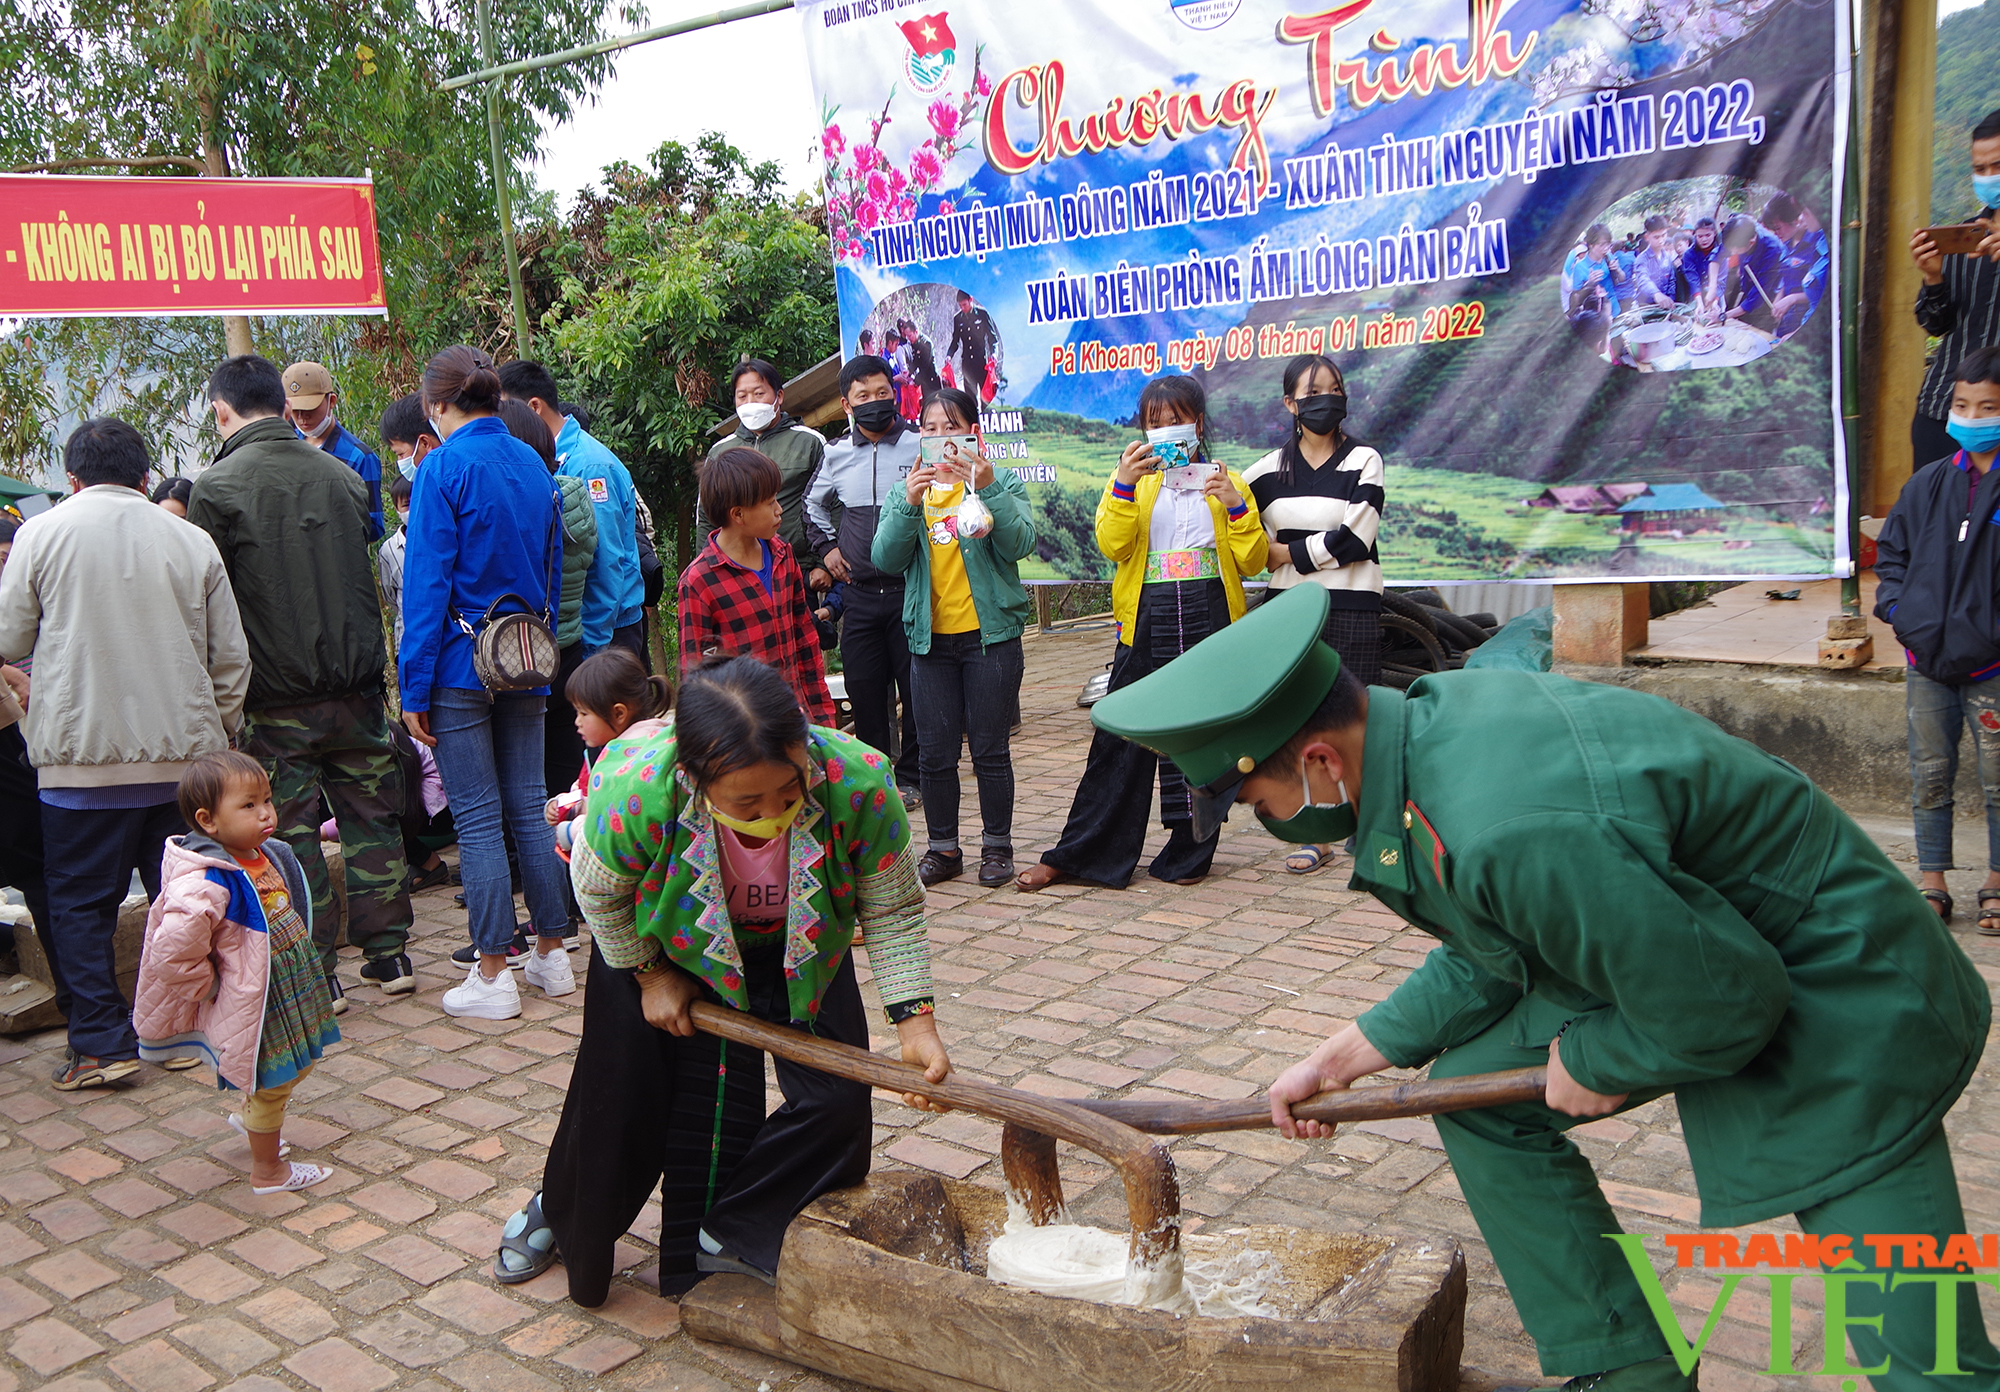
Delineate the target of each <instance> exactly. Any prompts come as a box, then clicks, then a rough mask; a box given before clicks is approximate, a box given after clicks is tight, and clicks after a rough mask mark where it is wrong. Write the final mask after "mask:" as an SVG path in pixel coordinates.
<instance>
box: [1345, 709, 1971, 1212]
mask: <svg viewBox="0 0 2000 1392" xmlns="http://www.w3.org/2000/svg"><path fill="white" fill-rule="evenodd" d="M1362 779H1363V783H1362V789H1361V793H1360V796H1359V799H1358V801H1359V805H1360V813H1361V823H1360V827H1359V830H1358V834H1357V836H1358V839H1357V844H1356V848H1355V875H1354V880H1353V887H1355V888H1358V889H1365V890H1367V891H1369V892H1370V893H1372V894H1373V895H1374V896H1375V897H1376V898H1377V899H1379V900H1381V901H1382V902H1383V903H1384V904H1385V905H1387V906H1388V907H1389V908H1390V909H1391V910H1392V911H1394V912H1395V913H1398V914H1400V915H1402V916H1403V917H1404V918H1405V919H1406V920H1408V921H1409V922H1410V923H1412V924H1415V925H1416V926H1418V927H1420V928H1423V929H1424V930H1426V931H1428V932H1430V933H1432V934H1434V935H1436V936H1437V937H1438V938H1440V939H1441V940H1442V941H1443V943H1444V946H1443V947H1442V948H1440V949H1438V950H1435V951H1433V952H1432V953H1431V954H1430V956H1429V957H1428V958H1427V959H1426V960H1425V962H1424V965H1423V966H1422V967H1420V968H1418V969H1417V970H1416V971H1415V972H1414V973H1412V974H1411V976H1410V977H1409V979H1408V980H1407V981H1405V982H1403V984H1402V985H1400V986H1399V987H1397V988H1396V990H1395V992H1394V993H1393V994H1392V995H1391V996H1390V997H1389V998H1388V999H1387V1000H1385V1001H1383V1002H1382V1003H1381V1004H1379V1005H1378V1006H1376V1007H1375V1008H1374V1009H1372V1010H1370V1011H1368V1012H1367V1013H1366V1014H1364V1015H1363V1016H1362V1017H1361V1019H1360V1020H1359V1021H1358V1022H1357V1023H1358V1024H1359V1025H1360V1027H1361V1032H1362V1033H1363V1034H1364V1035H1366V1036H1367V1038H1368V1041H1369V1042H1370V1043H1371V1044H1373V1045H1374V1046H1375V1047H1376V1048H1377V1049H1378V1050H1380V1051H1381V1053H1382V1054H1384V1055H1385V1056H1386V1057H1387V1058H1389V1060H1390V1061H1391V1062H1393V1063H1396V1064H1398V1065H1401V1066H1404V1067H1414V1066H1416V1065H1418V1064H1421V1063H1424V1062H1426V1061H1428V1060H1429V1059H1431V1058H1433V1057H1435V1056H1436V1055H1437V1054H1439V1053H1440V1052H1442V1051H1444V1050H1446V1049H1450V1048H1452V1047H1454V1046H1456V1045H1459V1044H1464V1043H1467V1042H1468V1041H1470V1040H1471V1039H1472V1038H1474V1037H1475V1036H1476V1035H1478V1034H1480V1033H1481V1032H1482V1031H1484V1030H1485V1029H1487V1028H1488V1027H1490V1026H1492V1025H1494V1024H1495V1023H1496V1022H1498V1021H1499V1020H1500V1019H1501V1018H1502V1017H1503V1016H1505V1015H1506V1014H1507V1013H1508V1012H1509V1011H1510V1010H1512V1009H1513V1008H1514V1006H1515V1005H1516V1004H1517V1003H1518V1002H1520V1000H1521V998H1522V996H1523V994H1524V993H1531V994H1532V995H1533V996H1534V997H1536V998H1539V999H1540V1000H1541V1001H1542V1002H1543V1004H1544V1005H1545V1006H1551V1007H1554V1008H1555V1009H1556V1010H1557V1011H1558V1012H1560V1013H1562V1014H1566V1015H1568V1016H1569V1017H1570V1020H1569V1023H1568V1025H1567V1026H1566V1027H1565V1029H1564V1031H1563V1033H1562V1037H1561V1046H1560V1047H1561V1050H1562V1060H1563V1066H1564V1067H1565V1068H1566V1069H1568V1070H1569V1072H1570V1073H1571V1075H1572V1076H1574V1077H1575V1078H1576V1080H1577V1081H1578V1082H1580V1083H1582V1084H1583V1085H1584V1086H1585V1087H1588V1088H1590V1089H1592V1090H1593V1091H1597V1092H1603V1093H1624V1092H1635V1093H1637V1092H1649V1093H1653V1094H1657V1093H1658V1092H1661V1091H1666V1090H1671V1091H1673V1092H1675V1093H1676V1094H1677V1100H1678V1102H1679V1106H1680V1114H1681V1121H1682V1127H1683V1130H1684V1132H1685V1133H1686V1139H1687V1144H1688V1150H1689V1154H1690V1156H1691V1157H1692V1159H1693V1162H1694V1171H1695V1180H1696V1184H1697V1187H1698V1188H1699V1190H1700V1193H1701V1199H1702V1221H1703V1223H1704V1224H1705V1225H1707V1226H1710V1227H1734V1226H1739V1225H1741V1224H1744V1223H1751V1222H1758V1221H1762V1220H1764V1219H1767V1218H1770V1217H1772V1216H1774V1215H1776V1214H1779V1213H1790V1212H1794V1211H1796V1210H1797V1209H1799V1208H1801V1207H1804V1206H1806V1205H1808V1204H1813V1203H1817V1202H1820V1201H1822V1200H1824V1199H1827V1198H1831V1197H1834V1196H1836V1195H1839V1194H1843V1193H1846V1192H1848V1191H1849V1190H1852V1189H1854V1188H1856V1187H1858V1186H1859V1185H1861V1184H1865V1183H1867V1182H1868V1181H1869V1180H1872V1179H1874V1178H1876V1177H1877V1176H1879V1175H1881V1174H1883V1173H1885V1172H1887V1171H1888V1170H1889V1169H1890V1168H1892V1167H1893V1166H1895V1165H1897V1164H1899V1163H1901V1161H1902V1160H1904V1159H1905V1158H1907V1157H1908V1155H1909V1154H1910V1153H1911V1152H1913V1151H1914V1150H1915V1148H1916V1147H1917V1146H1919V1145H1921V1144H1922V1143H1923V1142H1924V1141H1925V1140H1926V1139H1927V1137H1928V1135H1929V1133H1930V1131H1931V1130H1932V1129H1933V1128H1934V1127H1935V1125H1936V1124H1937V1122H1938V1121H1939V1119H1940V1118H1942V1117H1943V1115H1944V1113H1945V1111H1946V1110H1947V1109H1948V1108H1949V1107H1950V1106H1951V1104H1952V1102H1953V1100H1954V1099H1956V1098H1957V1096H1958V1094H1959V1092H1960V1091H1961V1090H1962V1089H1963V1088H1964V1086H1965V1084H1966V1082H1967V1081H1968V1080H1969V1079H1970V1078H1971V1076H1972V1071H1973V1068H1974V1066H1975V1065H1976V1064H1977V1063H1978V1061H1979V1055H1980V1051H1981V1049H1982V1048H1983V1047H1984V1045H1985V1041H1986V1028H1987V1020H1988V1017H1989V1015H1990V1013H1991V1004H1990V1001H1989V999H1988V996H1987V989H1986V983H1985V982H1984V981H1983V980H1982V979H1981V978H1980V976H1979V974H1978V973H1977V972H1976V971H1975V970H1974V969H1973V966H1972V964H1971V962H1970V961H1968V960H1967V959H1966V956H1965V954H1964V952H1962V951H1961V950H1960V949H1959V947H1958V945H1957V944H1956V943H1955V942H1954V941H1953V940H1952V937H1951V934H1950V932H1949V931H1948V930H1947V929H1946V928H1945V927H1944V925H1943V924H1942V923H1941V922H1940V921H1939V919H1938V917H1937V915H1936V914H1935V913H1934V912H1933V911H1932V910H1931V909H1930V907H1929V906H1928V905H1927V904H1926V903H1925V902H1924V900H1923V899H1922V898H1921V897H1920V896H1919V895H1918V893H1917V891H1916V888H1915V886H1913V885H1912V884H1911V883H1910V881H1909V879H1908V878H1907V877H1906V876H1905V875H1904V874H1903V872H1902V871H1901V870H1899V869H1897V868H1896V867H1895V866H1894V865H1892V864H1891V863H1890V862H1889V860H1888V858H1887V857H1886V856H1884V855H1883V854H1882V852H1881V851H1880V850H1879V849H1878V848H1877V847H1876V846H1875V844H1874V843H1873V842H1872V841H1870V840H1869V839H1868V837H1867V835H1866V834H1864V833H1863V832H1862V831H1861V829H1860V828H1859V827H1857V826H1855V824H1854V823H1853V822H1852V821H1850V820H1849V819H1848V818H1847V816H1846V815H1845V814H1844V813H1842V812H1841V811H1840V810H1839V809H1838V808H1837V807H1835V806H1834V804H1833V802H1832V801H1831V800H1830V799H1829V798H1828V797H1827V796H1826V794H1824V793H1823V792H1821V791H1820V790H1819V789H1818V788H1816V787H1814V786H1813V784H1812V783H1811V782H1810V781H1809V780H1808V779H1807V778H1806V777H1805V775H1803V774H1801V773H1800V772H1799V771H1798V770H1797V769H1794V768H1793V767H1792V766H1791V765H1789V764H1787V763H1785V762H1784V761H1783V760H1781V759H1778V758H1775V757H1773V756H1772V755H1769V754H1766V753H1764V752H1763V751H1762V750H1760V749H1758V748H1757V747H1756V746H1754V745H1751V744H1748V743H1746V742H1744V741H1742V740H1739V739H1736V738H1733V737H1732V736H1729V735H1726V734H1724V733H1722V731H1720V730H1718V729H1717V728H1716V727H1715V726H1714V725H1712V724H1710V723H1709V722H1708V721H1706V720H1704V719H1702V718H1701V717H1700V716H1697V715H1693V714H1691V713H1689V712H1687V711H1684V710H1682V709H1680V708H1679V707H1677V706H1675V705H1672V704H1671V703H1669V702H1667V701H1664V700H1661V699H1659V698H1658V697H1654V696H1647V695H1642V694H1640V693H1637V692H1632V691H1626V690H1623V689H1621V688H1617V687H1611V686H1604V685H1599V684H1596V683H1592V682H1579V681H1572V680H1570V679H1568V678H1566V677H1559V676H1553V675H1550V674H1547V673H1528V672H1503V671H1477V672H1448V673H1443V674H1440V675H1436V676H1430V677H1425V678H1422V679H1421V680H1419V681H1417V682H1415V683H1413V684H1412V685H1411V687H1410V690H1409V694H1408V695H1407V696H1405V695H1402V694H1400V693H1398V692H1395V691H1391V690H1388V689H1385V688H1381V687H1376V688H1373V689H1371V690H1370V692H1369V710H1368V734H1367V743H1366V746H1365V748H1364V752H1363V756H1362Z"/></svg>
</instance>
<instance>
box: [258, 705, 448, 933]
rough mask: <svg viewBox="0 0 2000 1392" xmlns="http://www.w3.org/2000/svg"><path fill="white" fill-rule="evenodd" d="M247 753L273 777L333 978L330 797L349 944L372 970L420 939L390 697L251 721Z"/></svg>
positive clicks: (265, 713)
mask: <svg viewBox="0 0 2000 1392" xmlns="http://www.w3.org/2000/svg"><path fill="white" fill-rule="evenodd" d="M241 748H242V750H243V752H244V753H246V754H248V755H250V756H251V757H252V758H253V759H255V760H257V762H259V763H261V764H262V765H263V766H264V767H265V769H266V770H268V771H269V773H270V775H271V800H272V801H273V802H275V803H276V804H277V807H278V838H279V839H280V840H281V841H283V842H284V843H285V844H286V845H288V846H290V847H291V848H292V850H293V852H294V853H295V854H296V855H297V856H298V858H299V864H300V865H301V866H302V867H303V868H304V869H305V872H306V884H307V885H308V886H309V887H310V888H311V890H312V902H313V943H314V945H315V946H317V947H318V948H319V952H320V963H321V965H322V966H323V967H324V969H325V970H327V971H329V972H331V971H332V970H333V960H334V947H335V946H336V944H337V942H338V940H339V933H340V922H339V920H338V919H337V918H336V917H335V915H334V908H333V890H332V888H331V886H330V885H329V883H328V880H327V874H326V860H325V858H324V857H323V856H321V855H320V851H319V828H320V822H321V819H322V816H323V814H322V813H321V811H320V798H321V795H322V794H324V795H325V798H326V802H327V804H328V805H329V806H331V807H332V808H333V820H334V822H335V823H336V824H337V825H338V826H339V828H340V851H341V855H342V856H343V857H344V858H345V859H346V861H347V941H348V942H350V943H352V944H353V945H354V946H356V947H358V948H360V949H361V951H362V953H363V955H365V956H366V957H367V958H368V960H369V961H371V962H372V961H374V960H375V959H377V958H379V957H394V956H395V955H396V954H397V953H399V952H401V951H402V950H403V945H404V943H405V942H406V941H407V940H408V939H409V935H410V888H409V870H408V866H407V863H406V862H405V860H404V858H403V831H402V823H401V821H400V816H401V813H402V810H403V779H402V775H401V774H400V773H399V772H398V771H397V769H396V753H395V746H394V745H393V744H391V743H390V741H389V711H388V707H387V706H385V705H384V704H383V700H382V697H381V695H380V694H379V693H378V694H373V695H365V696H343V697H340V698H338V699H334V700H327V701H314V702H311V703H310V704H307V705H301V706H272V707H269V708H267V709H265V710H260V711H251V712H249V713H248V715H247V716H246V717H245V720H244V726H243V736H242V740H241Z"/></svg>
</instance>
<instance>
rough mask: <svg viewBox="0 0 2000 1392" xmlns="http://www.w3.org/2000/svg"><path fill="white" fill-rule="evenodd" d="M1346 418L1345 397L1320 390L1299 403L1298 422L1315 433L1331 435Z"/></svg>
mask: <svg viewBox="0 0 2000 1392" xmlns="http://www.w3.org/2000/svg"><path fill="white" fill-rule="evenodd" d="M1346 419H1347V398H1346V397H1345V396H1341V395H1339V394H1338V393H1335V392H1322V393H1321V394H1320V395H1318V396H1309V397H1307V398H1306V399H1305V400H1304V401H1301V402H1300V403H1299V424H1300V426H1302V427H1303V428H1305V429H1306V430H1309V431H1311V432H1312V433H1313V434H1315V435H1331V434H1332V433H1333V432H1334V431H1335V430H1336V429H1337V428H1338V427H1339V425H1340V423H1341V422H1342V421H1343V420H1346Z"/></svg>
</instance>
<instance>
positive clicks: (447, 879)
mask: <svg viewBox="0 0 2000 1392" xmlns="http://www.w3.org/2000/svg"><path fill="white" fill-rule="evenodd" d="M450 883H451V867H450V866H449V865H446V864H445V863H444V862H443V861H439V862H438V863H437V864H436V865H434V866H432V867H431V868H430V869H428V870H412V871H411V872H410V893H412V894H422V893H423V892H424V891H425V890H427V889H436V888H437V887H438V886H439V885H447V884H450Z"/></svg>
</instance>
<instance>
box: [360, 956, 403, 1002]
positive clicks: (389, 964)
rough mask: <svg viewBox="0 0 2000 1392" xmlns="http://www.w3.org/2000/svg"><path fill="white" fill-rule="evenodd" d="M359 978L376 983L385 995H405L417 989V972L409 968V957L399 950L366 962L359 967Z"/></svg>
mask: <svg viewBox="0 0 2000 1392" xmlns="http://www.w3.org/2000/svg"><path fill="white" fill-rule="evenodd" d="M361 979H362V980H363V981H373V982H374V983H376V984H377V985H378V986H380V987H381V988H382V994H383V995H385V996H401V995H407V994H408V993H409V992H411V991H414V990H416V989H417V974H416V973H415V972H413V971H411V970H410V959H409V958H408V957H406V956H404V955H403V954H402V953H400V952H399V953H397V954H396V955H395V956H394V957H377V958H376V959H375V960H374V961H372V962H370V963H368V965H366V966H364V967H363V968H362V969H361Z"/></svg>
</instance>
